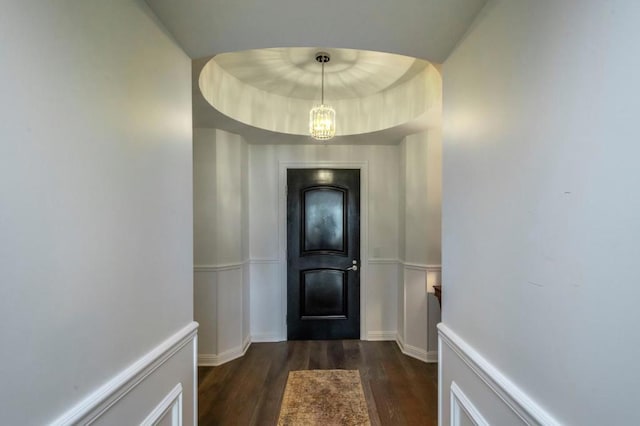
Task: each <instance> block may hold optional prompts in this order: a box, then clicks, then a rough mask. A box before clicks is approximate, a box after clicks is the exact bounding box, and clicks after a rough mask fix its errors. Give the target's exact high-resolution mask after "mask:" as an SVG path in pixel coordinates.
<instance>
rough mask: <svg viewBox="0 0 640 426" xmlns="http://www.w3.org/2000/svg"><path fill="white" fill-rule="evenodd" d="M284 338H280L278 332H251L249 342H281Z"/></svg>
mask: <svg viewBox="0 0 640 426" xmlns="http://www.w3.org/2000/svg"><path fill="white" fill-rule="evenodd" d="M284 340H286V339H282V336H281V335H280V333H277V334H273V333H263V334H252V335H251V343H269V342H282V341H284Z"/></svg>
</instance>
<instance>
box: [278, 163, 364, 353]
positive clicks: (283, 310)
mask: <svg viewBox="0 0 640 426" xmlns="http://www.w3.org/2000/svg"><path fill="white" fill-rule="evenodd" d="M288 169H358V170H360V340H366V336H367V331H368V330H367V322H366V318H367V304H366V294H367V278H368V273H369V209H368V206H369V162H368V161H278V263H279V264H280V267H279V268H278V270H279V274H278V275H279V279H280V292H281V294H280V316H281V318H280V324H281V329H280V340H283V341H284V340H287V170H288Z"/></svg>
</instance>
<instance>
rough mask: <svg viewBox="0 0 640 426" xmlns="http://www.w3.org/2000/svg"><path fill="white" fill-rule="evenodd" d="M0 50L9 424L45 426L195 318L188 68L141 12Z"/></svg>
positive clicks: (3, 26) (10, 31)
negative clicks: (193, 305) (193, 306)
mask: <svg viewBox="0 0 640 426" xmlns="http://www.w3.org/2000/svg"><path fill="white" fill-rule="evenodd" d="M0 40H2V42H0V58H2V60H1V62H2V66H0V94H1V96H2V102H1V103H0V115H1V116H2V124H1V125H0V203H1V208H0V282H1V284H0V336H2V344H1V347H2V349H0V354H1V355H0V356H1V363H0V377H2V379H1V380H2V385H1V386H0V413H2V414H1V415H0V417H1V423H3V424H20V425H26V424H43V423H47V422H50V421H52V420H54V418H56V417H57V416H58V415H60V414H62V412H64V411H66V410H67V409H69V408H70V407H72V406H73V405H74V404H75V403H77V402H78V401H80V400H81V399H83V398H84V397H85V396H87V395H88V394H89V393H90V392H91V391H93V390H95V389H96V388H97V387H98V386H100V385H102V384H103V383H105V382H107V381H108V380H109V379H111V378H112V377H114V376H115V375H116V374H118V373H119V372H120V371H122V370H124V369H125V368H126V367H127V366H128V365H130V364H131V363H133V362H134V361H135V360H136V359H138V358H139V357H141V356H142V355H144V354H145V353H147V352H148V351H150V350H151V349H153V348H154V347H156V346H157V345H158V344H159V343H160V342H162V341H164V340H165V339H166V338H168V337H169V336H171V335H173V333H175V332H177V331H178V330H180V329H182V328H183V327H184V326H185V325H187V324H189V323H190V322H191V320H192V304H193V298H192V225H191V223H192V201H191V199H192V196H191V186H192V184H191V179H192V176H191V161H192V160H191V82H190V77H191V76H190V60H189V59H188V58H187V57H186V55H185V54H184V53H183V52H182V51H181V50H180V49H179V48H178V47H177V46H176V44H175V43H174V42H173V41H172V39H171V38H170V37H169V36H168V35H167V34H166V33H165V32H164V30H162V29H161V28H160V27H159V26H158V24H157V22H156V21H155V19H154V18H153V15H152V13H151V12H150V11H149V10H148V9H147V7H146V5H145V4H144V3H143V2H138V1H133V0H114V1H109V2H85V1H75V0H74V1H66V2H40V1H4V2H3V3H2V14H1V17H0ZM181 356H182V355H181ZM187 359H188V358H187ZM178 368H182V367H181V366H179V367H178ZM188 370H189V369H188V368H187V371H188ZM185 386H186V383H185ZM187 392H188V390H187ZM187 396H188V395H187ZM187 396H185V398H187ZM185 403H187V402H185ZM151 408H153V407H150V408H149V409H151ZM187 411H188V410H187Z"/></svg>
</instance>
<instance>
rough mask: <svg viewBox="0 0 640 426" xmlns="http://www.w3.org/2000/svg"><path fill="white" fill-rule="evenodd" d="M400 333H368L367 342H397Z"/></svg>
mask: <svg viewBox="0 0 640 426" xmlns="http://www.w3.org/2000/svg"><path fill="white" fill-rule="evenodd" d="M397 335H398V333H396V332H395V331H370V332H368V333H367V340H369V341H372V342H386V341H394V340H396V336H397Z"/></svg>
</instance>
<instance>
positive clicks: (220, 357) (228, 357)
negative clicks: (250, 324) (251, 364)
mask: <svg viewBox="0 0 640 426" xmlns="http://www.w3.org/2000/svg"><path fill="white" fill-rule="evenodd" d="M249 346H251V338H250V337H247V338H246V339H245V341H244V343H243V344H242V346H237V347H235V348H231V349H229V350H227V351H224V352H222V353H220V354H198V366H200V367H217V366H219V365H222V364H225V363H227V362H229V361H233V360H234V359H238V358H241V357H243V356H244V355H245V354H246V353H247V350H249Z"/></svg>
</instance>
